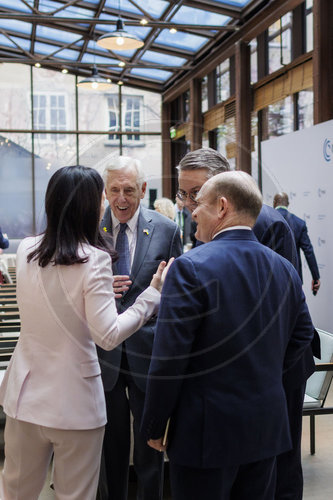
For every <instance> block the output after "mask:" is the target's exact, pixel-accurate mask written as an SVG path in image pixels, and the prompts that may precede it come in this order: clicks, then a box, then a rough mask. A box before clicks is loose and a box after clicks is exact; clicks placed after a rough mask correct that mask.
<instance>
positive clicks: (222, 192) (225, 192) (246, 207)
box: [193, 171, 262, 242]
mask: <svg viewBox="0 0 333 500" xmlns="http://www.w3.org/2000/svg"><path fill="white" fill-rule="evenodd" d="M197 202H198V206H197V207H196V209H195V210H194V212H193V219H194V220H195V221H196V222H197V223H198V228H197V233H196V238H198V239H199V240H201V241H204V242H208V241H211V240H212V239H213V237H214V235H215V234H217V233H218V232H219V231H221V230H222V229H226V228H227V227H233V226H250V227H253V225H254V223H255V221H256V219H257V217H258V215H259V212H260V210H261V207H262V195H261V193H260V190H259V188H258V186H257V184H256V182H255V181H254V180H253V178H252V177H251V176H250V175H248V174H247V173H245V172H241V171H231V172H224V173H222V174H218V175H215V176H213V177H211V178H210V179H209V180H208V181H207V182H206V183H205V184H204V185H203V186H202V188H201V189H200V191H199V193H198V196H197Z"/></svg>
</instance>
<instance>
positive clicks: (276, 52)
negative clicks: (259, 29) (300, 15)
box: [268, 12, 292, 73]
mask: <svg viewBox="0 0 333 500" xmlns="http://www.w3.org/2000/svg"><path fill="white" fill-rule="evenodd" d="M291 21H292V14H291V12H288V14H286V15H285V16H283V17H281V19H280V20H279V21H276V22H275V23H274V24H272V25H271V26H270V27H269V29H268V57H269V72H270V73H273V72H274V71H276V70H277V69H279V68H281V67H282V66H284V65H286V64H288V63H290V61H291Z"/></svg>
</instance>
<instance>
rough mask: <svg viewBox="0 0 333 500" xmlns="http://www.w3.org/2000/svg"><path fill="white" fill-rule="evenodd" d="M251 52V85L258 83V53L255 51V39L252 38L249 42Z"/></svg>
mask: <svg viewBox="0 0 333 500" xmlns="http://www.w3.org/2000/svg"><path fill="white" fill-rule="evenodd" d="M250 51H251V83H255V82H257V81H258V51H257V39H256V38H254V39H253V40H251V42H250Z"/></svg>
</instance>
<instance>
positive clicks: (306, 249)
mask: <svg viewBox="0 0 333 500" xmlns="http://www.w3.org/2000/svg"><path fill="white" fill-rule="evenodd" d="M273 207H274V208H275V209H276V210H277V211H278V212H279V213H280V214H281V215H282V216H283V217H284V218H285V219H286V221H287V222H288V224H289V226H290V227H291V229H292V230H293V233H294V238H295V243H296V249H297V257H298V262H297V271H298V274H299V276H300V278H301V280H302V281H303V275H302V261H301V249H302V250H303V253H304V255H305V258H306V261H307V263H308V266H309V269H310V272H311V275H312V283H311V289H312V292H313V294H314V295H316V294H317V292H318V290H319V287H320V280H319V278H320V275H319V269H318V265H317V260H316V256H315V254H314V250H313V246H312V244H311V241H310V238H309V235H308V228H307V227H306V223H305V221H304V220H302V219H300V217H297V216H296V215H294V214H292V213H291V212H289V210H288V207H289V197H288V195H287V193H277V194H276V195H275V196H274V200H273Z"/></svg>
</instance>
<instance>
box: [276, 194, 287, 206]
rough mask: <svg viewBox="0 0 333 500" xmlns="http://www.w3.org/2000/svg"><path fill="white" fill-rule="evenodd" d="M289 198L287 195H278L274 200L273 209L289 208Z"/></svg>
mask: <svg viewBox="0 0 333 500" xmlns="http://www.w3.org/2000/svg"><path fill="white" fill-rule="evenodd" d="M288 206H289V198H288V195H287V193H276V195H275V196H274V200H273V207H274V208H276V207H288Z"/></svg>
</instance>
